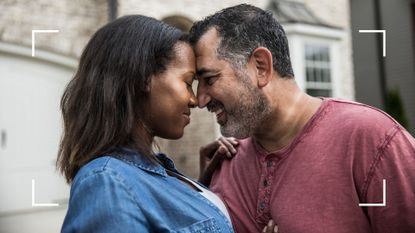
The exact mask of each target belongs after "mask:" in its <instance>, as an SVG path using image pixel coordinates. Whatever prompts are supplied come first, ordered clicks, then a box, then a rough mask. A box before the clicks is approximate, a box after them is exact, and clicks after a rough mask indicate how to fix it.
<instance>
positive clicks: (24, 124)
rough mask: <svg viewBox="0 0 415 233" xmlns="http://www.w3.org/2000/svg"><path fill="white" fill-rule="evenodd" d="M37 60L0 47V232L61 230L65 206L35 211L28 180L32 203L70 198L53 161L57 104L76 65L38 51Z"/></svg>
mask: <svg viewBox="0 0 415 233" xmlns="http://www.w3.org/2000/svg"><path fill="white" fill-rule="evenodd" d="M36 56H37V57H34V58H33V57H31V50H30V49H28V48H22V47H18V46H13V45H10V44H4V43H1V44H0V131H1V132H3V133H2V134H3V135H2V136H3V139H2V141H3V143H2V144H1V143H0V232H8V233H14V232H16V233H18V232H58V231H59V228H60V225H61V224H62V219H63V216H64V214H65V206H61V207H58V208H56V207H33V206H32V179H35V181H36V185H35V190H34V191H35V192H34V193H35V203H60V205H62V203H65V200H66V199H67V198H68V196H69V186H68V185H67V184H66V183H65V181H64V179H63V177H62V176H61V175H60V174H58V172H56V169H55V161H56V154H57V151H58V144H59V140H60V135H61V132H62V127H61V124H62V121H61V114H60V111H59V101H60V97H61V95H62V93H63V89H64V87H65V85H66V83H67V82H68V81H69V79H70V78H71V77H72V74H73V71H74V68H73V67H72V68H71V67H68V65H73V64H74V62H72V63H71V61H70V60H68V59H66V58H61V57H59V56H56V55H54V54H50V53H46V52H41V51H36ZM62 64H64V65H62ZM4 137H5V138H4ZM40 219H44V220H43V221H40ZM46 219H50V221H47V220H46ZM45 220H46V221H45ZM39 221H40V222H41V223H42V224H39ZM51 230H53V231H51Z"/></svg>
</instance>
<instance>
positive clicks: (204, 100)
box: [197, 85, 211, 108]
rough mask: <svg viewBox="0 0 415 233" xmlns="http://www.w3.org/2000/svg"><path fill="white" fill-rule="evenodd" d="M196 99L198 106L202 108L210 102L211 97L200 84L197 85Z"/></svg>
mask: <svg viewBox="0 0 415 233" xmlns="http://www.w3.org/2000/svg"><path fill="white" fill-rule="evenodd" d="M197 100H198V102H199V108H204V107H206V105H207V104H208V103H209V102H210V100H211V98H210V96H209V94H208V93H207V92H206V89H205V88H203V87H202V86H201V85H198V86H197Z"/></svg>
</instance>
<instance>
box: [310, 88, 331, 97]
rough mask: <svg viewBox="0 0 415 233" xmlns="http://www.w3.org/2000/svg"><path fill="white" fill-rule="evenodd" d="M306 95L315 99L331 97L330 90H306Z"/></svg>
mask: <svg viewBox="0 0 415 233" xmlns="http://www.w3.org/2000/svg"><path fill="white" fill-rule="evenodd" d="M306 92H307V94H309V95H311V96H316V97H331V90H326V89H307V90H306Z"/></svg>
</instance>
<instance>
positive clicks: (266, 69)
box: [250, 47, 274, 88]
mask: <svg viewBox="0 0 415 233" xmlns="http://www.w3.org/2000/svg"><path fill="white" fill-rule="evenodd" d="M250 63H251V64H252V67H253V68H254V69H255V76H256V77H257V85H258V87H260V88H261V87H264V86H266V85H267V84H268V82H270V81H271V78H272V77H273V73H274V70H273V66H272V54H271V52H270V51H269V50H268V49H267V48H265V47H258V48H256V49H255V50H254V51H253V52H252V55H251V58H250Z"/></svg>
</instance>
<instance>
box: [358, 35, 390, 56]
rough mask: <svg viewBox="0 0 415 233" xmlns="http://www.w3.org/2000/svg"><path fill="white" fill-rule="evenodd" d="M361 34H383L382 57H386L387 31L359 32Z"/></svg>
mask: <svg viewBox="0 0 415 233" xmlns="http://www.w3.org/2000/svg"><path fill="white" fill-rule="evenodd" d="M359 32H360V33H382V38H383V41H382V48H383V49H382V50H383V51H382V55H383V57H386V30H359Z"/></svg>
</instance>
